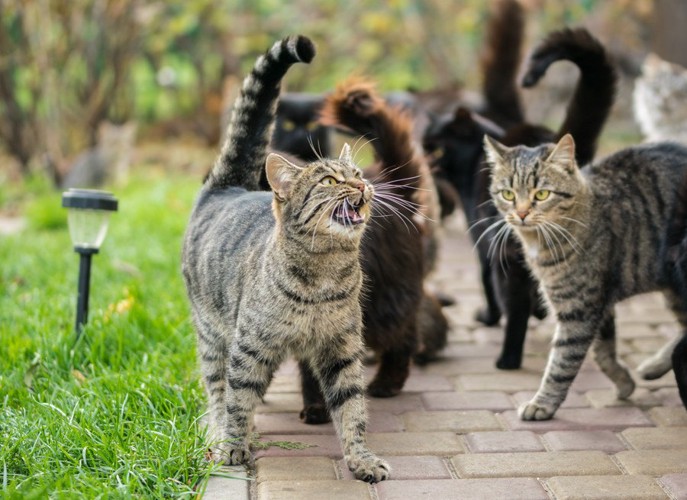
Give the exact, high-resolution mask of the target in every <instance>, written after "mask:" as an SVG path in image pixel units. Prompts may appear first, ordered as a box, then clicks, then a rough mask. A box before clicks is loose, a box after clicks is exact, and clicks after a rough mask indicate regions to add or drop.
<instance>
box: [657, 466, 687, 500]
mask: <svg viewBox="0 0 687 500" xmlns="http://www.w3.org/2000/svg"><path fill="white" fill-rule="evenodd" d="M658 482H659V483H661V484H662V485H663V488H664V489H665V490H666V491H667V492H668V493H669V494H670V495H671V498H674V499H675V500H687V472H685V473H683V474H667V475H665V476H663V477H661V478H660V479H659V480H658Z"/></svg>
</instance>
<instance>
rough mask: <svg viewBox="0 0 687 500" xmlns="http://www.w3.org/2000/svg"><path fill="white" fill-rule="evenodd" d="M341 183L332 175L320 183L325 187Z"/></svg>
mask: <svg viewBox="0 0 687 500" xmlns="http://www.w3.org/2000/svg"><path fill="white" fill-rule="evenodd" d="M338 183H339V181H337V180H336V179H335V178H334V177H332V176H331V175H328V176H327V177H325V178H324V179H322V180H321V181H320V184H323V185H325V186H336V185H337V184H338Z"/></svg>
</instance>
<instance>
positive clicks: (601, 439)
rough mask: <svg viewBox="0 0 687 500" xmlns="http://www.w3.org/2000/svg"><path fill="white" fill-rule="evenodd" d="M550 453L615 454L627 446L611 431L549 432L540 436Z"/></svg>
mask: <svg viewBox="0 0 687 500" xmlns="http://www.w3.org/2000/svg"><path fill="white" fill-rule="evenodd" d="M542 439H543V440H544V443H546V446H547V448H548V449H550V450H552V451H580V450H599V451H604V452H606V453H616V452H619V451H623V450H626V449H627V446H625V444H624V443H623V442H622V441H621V440H620V439H619V438H618V436H616V435H615V433H613V432H611V431H551V432H547V433H546V434H543V435H542Z"/></svg>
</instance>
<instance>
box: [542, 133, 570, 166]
mask: <svg viewBox="0 0 687 500" xmlns="http://www.w3.org/2000/svg"><path fill="white" fill-rule="evenodd" d="M546 162H547V163H555V164H557V165H561V166H563V167H565V168H566V169H567V170H569V171H570V172H572V171H574V170H575V140H574V139H573V136H572V135H570V134H565V135H564V136H563V137H561V140H560V141H558V144H556V147H555V148H553V151H551V154H550V155H549V157H548V158H547V159H546Z"/></svg>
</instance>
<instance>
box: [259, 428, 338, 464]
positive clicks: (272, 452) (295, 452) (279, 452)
mask: <svg viewBox="0 0 687 500" xmlns="http://www.w3.org/2000/svg"><path fill="white" fill-rule="evenodd" d="M260 441H261V442H262V443H268V442H272V443H287V444H296V445H303V444H307V445H310V447H308V448H303V449H285V448H283V447H280V446H277V445H272V446H270V447H269V448H267V449H265V450H255V452H254V455H255V458H256V459H258V458H262V457H331V458H341V457H342V456H343V454H342V453H341V445H340V444H339V440H338V439H337V437H336V436H334V435H307V434H271V435H269V436H263V437H261V438H260Z"/></svg>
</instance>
